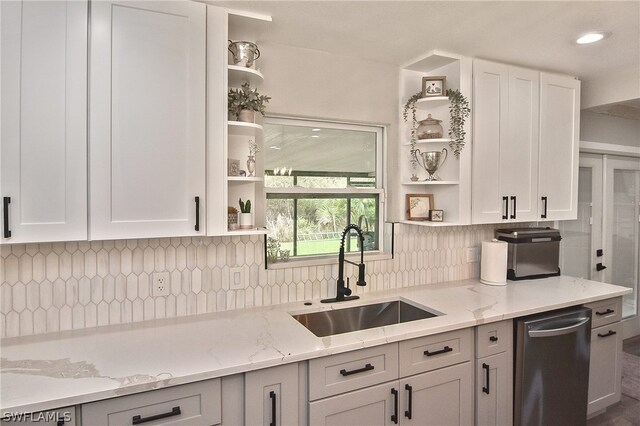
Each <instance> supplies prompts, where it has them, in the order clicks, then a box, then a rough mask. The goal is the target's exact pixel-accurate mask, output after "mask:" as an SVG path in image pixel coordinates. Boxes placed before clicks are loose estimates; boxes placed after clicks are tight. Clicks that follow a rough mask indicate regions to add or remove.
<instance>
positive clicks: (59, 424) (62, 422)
mask: <svg viewBox="0 0 640 426" xmlns="http://www.w3.org/2000/svg"><path fill="white" fill-rule="evenodd" d="M56 426H64V419H61V420H58V421H57V422H56Z"/></svg>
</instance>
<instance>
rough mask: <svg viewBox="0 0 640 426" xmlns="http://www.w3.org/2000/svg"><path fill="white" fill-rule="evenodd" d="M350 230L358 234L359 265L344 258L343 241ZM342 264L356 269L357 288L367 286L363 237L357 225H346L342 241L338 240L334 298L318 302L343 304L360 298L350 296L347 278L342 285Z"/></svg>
mask: <svg viewBox="0 0 640 426" xmlns="http://www.w3.org/2000/svg"><path fill="white" fill-rule="evenodd" d="M352 229H353V230H354V231H356V232H357V233H358V237H359V238H360V263H359V264H358V263H355V262H351V261H349V260H347V259H345V258H344V239H345V237H346V236H347V235H348V234H350V233H351V230H352ZM344 262H348V263H350V264H352V265H355V266H357V267H358V281H357V282H356V284H357V285H359V286H365V285H367V282H366V281H365V279H364V235H363V234H362V230H361V229H360V227H359V226H358V225H354V224H351V225H347V227H346V228H344V231H342V239H341V240H340V253H339V254H338V280H337V281H336V297H332V298H330V299H322V300H321V301H320V302H322V303H331V302H344V301H345V300H355V299H359V298H360V297H359V296H351V289H350V288H349V277H347V285H346V286H345V285H344Z"/></svg>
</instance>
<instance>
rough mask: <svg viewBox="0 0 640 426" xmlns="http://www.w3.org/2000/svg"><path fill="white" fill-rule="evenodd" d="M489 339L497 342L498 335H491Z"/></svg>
mask: <svg viewBox="0 0 640 426" xmlns="http://www.w3.org/2000/svg"><path fill="white" fill-rule="evenodd" d="M489 340H491V341H492V342H497V341H498V336H490V337H489Z"/></svg>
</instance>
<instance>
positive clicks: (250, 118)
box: [238, 109, 256, 123]
mask: <svg viewBox="0 0 640 426" xmlns="http://www.w3.org/2000/svg"><path fill="white" fill-rule="evenodd" d="M255 120H256V112H255V111H251V110H248V109H243V110H242V111H240V114H239V115H238V121H242V122H244V123H253V122H255Z"/></svg>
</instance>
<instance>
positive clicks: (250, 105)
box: [227, 83, 271, 123]
mask: <svg viewBox="0 0 640 426" xmlns="http://www.w3.org/2000/svg"><path fill="white" fill-rule="evenodd" d="M270 99H271V98H270V97H269V96H265V95H261V94H260V93H259V92H258V90H257V89H252V88H251V87H250V86H249V83H244V84H243V85H242V86H241V87H240V88H238V89H234V88H231V89H229V94H228V96H227V102H228V109H229V117H230V119H233V120H236V121H244V122H249V123H253V122H254V121H255V113H256V112H259V113H260V114H262V115H264V113H265V110H266V105H267V104H268V103H269V100H270Z"/></svg>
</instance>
